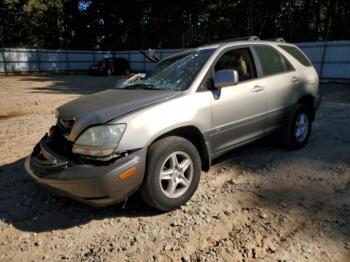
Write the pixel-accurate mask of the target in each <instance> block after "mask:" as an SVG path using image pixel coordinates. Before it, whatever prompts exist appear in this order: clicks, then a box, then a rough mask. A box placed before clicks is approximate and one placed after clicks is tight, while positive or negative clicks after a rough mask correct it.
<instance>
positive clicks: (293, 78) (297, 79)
mask: <svg viewBox="0 0 350 262" xmlns="http://www.w3.org/2000/svg"><path fill="white" fill-rule="evenodd" d="M290 81H292V82H298V81H299V78H297V77H296V76H293V77H292V79H291V80H290Z"/></svg>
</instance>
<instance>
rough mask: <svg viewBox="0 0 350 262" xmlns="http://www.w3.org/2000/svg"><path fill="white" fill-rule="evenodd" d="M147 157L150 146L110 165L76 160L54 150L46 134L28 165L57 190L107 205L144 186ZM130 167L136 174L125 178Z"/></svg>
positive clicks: (42, 181) (33, 173) (34, 174)
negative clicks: (76, 161)
mask: <svg viewBox="0 0 350 262" xmlns="http://www.w3.org/2000/svg"><path fill="white" fill-rule="evenodd" d="M39 155H40V159H39ZM43 156H44V159H43ZM145 159H146V149H140V150H137V151H135V152H133V153H131V154H129V155H127V156H123V157H121V158H119V159H117V160H115V161H114V162H113V163H110V164H108V165H99V166H96V165H93V164H74V163H73V162H72V161H71V160H69V159H67V158H65V157H64V156H62V155H58V154H56V153H55V152H54V151H53V150H51V149H50V148H49V147H48V146H47V144H46V143H45V138H43V139H42V140H41V141H40V142H39V144H38V145H37V149H36V150H34V151H33V154H32V155H31V156H30V157H28V158H27V159H26V160H25V163H24V166H25V169H26V171H27V172H28V174H29V175H30V176H31V177H32V178H33V179H34V180H35V181H36V182H38V183H39V184H40V185H42V186H44V187H46V188H48V189H50V190H51V191H53V192H54V193H57V194H59V195H63V196H67V197H70V198H73V199H76V200H78V201H80V202H84V203H87V204H90V205H93V206H106V205H111V204H114V203H118V202H121V201H123V200H124V199H125V198H126V197H128V196H129V195H131V194H133V193H134V192H135V191H136V190H137V189H138V188H139V187H140V185H141V184H142V181H143V177H144V173H145ZM128 170H132V171H133V172H132V173H133V174H132V175H130V176H127V177H123V178H121V177H120V175H121V174H125V172H126V171H128Z"/></svg>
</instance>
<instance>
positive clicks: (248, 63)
mask: <svg viewBox="0 0 350 262" xmlns="http://www.w3.org/2000/svg"><path fill="white" fill-rule="evenodd" d="M224 69H232V70H236V71H237V72H238V75H239V83H238V84H236V85H233V86H228V87H224V88H221V89H220V90H217V91H218V92H220V94H217V95H216V96H215V97H214V96H213V97H212V119H213V127H214V128H213V130H212V133H211V138H212V139H211V143H212V147H213V151H214V153H215V154H216V155H218V154H220V153H223V152H225V151H227V150H229V149H231V148H233V147H235V146H238V145H240V144H242V143H245V142H248V141H251V140H253V139H254V138H256V137H259V136H261V135H263V133H264V127H265V126H264V123H265V112H266V91H265V87H264V85H263V80H261V79H259V78H258V77H257V71H256V66H255V63H254V59H253V55H252V51H251V48H250V47H240V48H233V49H230V50H227V51H226V52H224V53H223V54H222V55H221V56H220V57H219V60H218V61H217V62H216V64H215V66H214V69H213V70H214V71H218V70H224Z"/></svg>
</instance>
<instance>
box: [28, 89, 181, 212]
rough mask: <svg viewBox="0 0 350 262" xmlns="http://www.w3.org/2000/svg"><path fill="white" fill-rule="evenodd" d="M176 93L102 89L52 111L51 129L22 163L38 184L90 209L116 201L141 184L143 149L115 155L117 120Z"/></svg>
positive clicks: (122, 125)
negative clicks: (90, 205)
mask: <svg viewBox="0 0 350 262" xmlns="http://www.w3.org/2000/svg"><path fill="white" fill-rule="evenodd" d="M176 94H177V92H162V91H145V90H108V91H104V92H100V93H97V94H94V95H90V96H85V97H82V98H80V99H78V100H75V101H72V102H69V103H67V104H65V105H63V106H61V107H59V108H58V109H57V110H56V118H57V123H56V125H54V126H52V127H51V128H50V130H49V133H48V134H46V135H45V136H44V137H43V138H42V139H41V140H40V142H39V143H38V144H37V145H36V146H35V148H34V150H33V153H32V154H31V156H30V157H28V158H27V159H26V161H25V168H26V170H27V172H28V173H29V174H30V175H31V177H32V178H33V179H34V180H35V181H37V182H38V183H39V184H41V185H43V186H44V187H46V188H49V189H51V190H52V191H54V193H57V194H60V195H64V196H68V197H71V198H74V199H76V200H78V201H81V202H85V203H89V204H92V205H95V206H105V205H110V204H113V203H118V202H121V201H122V200H123V199H125V198H126V197H127V196H129V195H131V194H132V193H134V192H135V191H136V190H137V189H138V188H139V187H140V184H141V183H142V181H143V177H144V173H145V161H146V148H133V149H131V150H122V151H119V150H118V145H119V142H120V140H121V139H122V137H123V135H124V133H125V131H126V129H127V124H126V123H119V122H118V120H116V119H118V116H121V115H125V114H128V113H130V112H131V111H134V110H138V109H141V108H143V107H146V106H150V105H152V104H154V103H159V102H160V101H162V100H165V99H168V98H170V97H173V96H175V95H176Z"/></svg>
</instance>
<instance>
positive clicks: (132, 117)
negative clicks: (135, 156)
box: [114, 92, 212, 151]
mask: <svg viewBox="0 0 350 262" xmlns="http://www.w3.org/2000/svg"><path fill="white" fill-rule="evenodd" d="M210 96H211V93H210V92H201V93H194V94H187V95H184V96H180V97H178V98H175V99H172V100H169V101H165V102H163V103H160V104H156V105H153V106H151V107H147V108H144V109H142V110H139V111H136V112H133V113H131V114H129V115H127V116H125V117H122V118H119V119H117V120H115V121H114V123H126V124H127V129H126V131H125V133H124V135H123V137H122V139H121V141H120V143H119V146H118V148H117V150H118V151H127V150H133V149H137V148H143V147H148V146H149V145H150V144H151V143H152V141H154V140H155V139H156V138H157V137H159V136H162V135H163V134H165V133H168V132H170V131H172V130H174V129H177V128H180V127H184V126H194V127H196V128H198V130H200V131H201V133H204V132H205V131H206V130H209V129H210V128H212V118H211V100H210Z"/></svg>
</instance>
